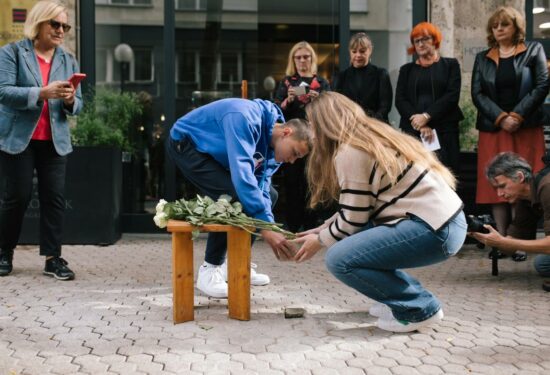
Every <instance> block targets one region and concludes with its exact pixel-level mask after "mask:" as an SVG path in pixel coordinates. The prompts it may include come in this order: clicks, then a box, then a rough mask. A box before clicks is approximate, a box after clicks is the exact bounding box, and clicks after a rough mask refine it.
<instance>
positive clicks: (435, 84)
mask: <svg viewBox="0 0 550 375" xmlns="http://www.w3.org/2000/svg"><path fill="white" fill-rule="evenodd" d="M441 39H442V37H441V32H440V31H439V29H438V28H437V27H436V26H435V25H433V24H431V23H429V22H422V23H419V24H418V25H416V26H415V27H414V28H413V30H412V31H411V34H410V40H411V44H412V45H411V47H410V48H409V49H408V52H409V53H411V54H412V53H415V54H416V55H417V56H418V58H417V60H416V61H414V62H411V63H408V64H405V65H403V66H402V67H401V69H400V70H399V78H398V79H397V88H396V92H395V106H396V107H397V110H398V111H399V114H400V115H401V121H400V123H399V127H400V128H401V129H402V130H403V131H404V132H406V133H409V134H411V135H414V136H416V137H420V138H422V139H424V140H425V141H427V142H432V140H433V137H434V130H436V133H437V138H438V140H439V144H440V145H441V148H440V149H439V150H438V151H436V153H437V156H438V157H439V160H441V162H442V163H443V164H444V165H445V166H447V167H448V168H450V169H451V170H452V171H453V172H454V173H457V172H458V167H459V156H460V144H459V134H458V123H459V122H460V120H462V119H463V118H464V116H463V115H462V111H461V110H460V108H459V107H458V100H459V98H460V82H461V78H460V65H459V64H458V61H457V60H456V59H454V58H447V57H441V55H440V54H439V51H438V50H439V46H440V44H441Z"/></svg>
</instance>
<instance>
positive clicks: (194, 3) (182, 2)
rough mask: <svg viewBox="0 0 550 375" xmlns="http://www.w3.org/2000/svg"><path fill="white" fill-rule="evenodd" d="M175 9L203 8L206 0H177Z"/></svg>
mask: <svg viewBox="0 0 550 375" xmlns="http://www.w3.org/2000/svg"><path fill="white" fill-rule="evenodd" d="M176 9H177V10H205V9H206V0H177V1H176Z"/></svg>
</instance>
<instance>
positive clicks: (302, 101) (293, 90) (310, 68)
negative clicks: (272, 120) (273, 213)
mask: <svg viewBox="0 0 550 375" xmlns="http://www.w3.org/2000/svg"><path fill="white" fill-rule="evenodd" d="M327 90H330V85H329V83H328V81H327V80H326V79H324V78H323V77H320V76H318V75H317V54H316V53H315V50H314V49H313V47H312V46H311V45H310V44H309V43H308V42H306V41H302V42H298V43H296V44H295V45H294V46H293V47H292V48H291V49H290V52H289V53H288V62H287V66H286V76H285V77H284V78H283V80H282V81H281V83H280V84H279V88H278V89H277V93H276V95H275V103H276V104H277V105H278V106H279V107H281V109H282V110H283V114H284V116H285V119H286V120H287V121H288V120H291V119H294V118H301V119H303V118H305V107H306V105H308V104H309V103H311V101H313V100H315V98H317V97H318V96H319V93H321V92H323V91H327ZM282 171H283V178H284V187H285V190H284V191H285V203H286V205H285V216H286V223H287V225H288V228H289V229H290V230H291V231H292V232H297V231H299V230H300V228H303V229H309V228H312V227H314V226H316V225H317V217H316V216H317V215H316V213H314V212H313V211H310V210H308V209H307V208H306V206H307V190H308V187H307V181H306V177H305V161H304V159H298V160H296V162H295V163H294V164H287V165H285V166H284V167H283V168H282Z"/></svg>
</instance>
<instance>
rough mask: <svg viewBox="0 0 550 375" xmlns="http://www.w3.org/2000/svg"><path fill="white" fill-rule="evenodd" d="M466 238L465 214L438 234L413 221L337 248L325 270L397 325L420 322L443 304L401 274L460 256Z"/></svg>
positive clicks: (382, 228)
mask: <svg viewBox="0 0 550 375" xmlns="http://www.w3.org/2000/svg"><path fill="white" fill-rule="evenodd" d="M465 236H466V222H465V220H464V214H462V213H460V214H459V215H457V217H455V218H454V219H453V220H452V221H451V222H449V224H447V225H446V226H445V227H443V228H442V229H440V230H439V231H437V232H434V231H433V230H432V229H431V228H430V227H429V226H428V225H427V224H426V223H425V222H423V221H422V220H420V219H418V218H416V217H413V218H412V219H410V220H403V221H401V222H400V223H398V224H396V225H395V226H385V225H380V226H377V227H374V228H371V229H367V230H365V231H362V232H360V233H357V234H355V235H353V236H351V237H348V238H346V239H344V240H342V241H340V242H338V243H336V244H335V245H333V246H332V247H331V248H330V249H329V251H328V253H327V255H326V265H327V268H328V269H329V271H330V272H331V273H332V274H334V275H335V276H336V277H337V278H338V279H339V280H341V281H342V282H344V283H345V284H347V285H348V286H350V287H352V288H354V289H356V290H357V291H359V292H360V293H362V294H364V295H366V296H368V297H370V298H372V299H374V300H376V301H378V302H381V303H384V304H386V305H388V306H389V307H390V308H391V310H392V312H393V316H394V317H395V318H396V319H399V320H404V321H408V322H421V321H424V320H426V319H428V318H430V317H431V316H432V315H434V314H436V313H437V312H438V311H439V310H440V307H441V306H440V302H439V301H438V300H437V298H436V297H435V296H434V295H433V294H432V293H430V292H429V291H428V290H426V289H425V288H424V287H422V285H421V284H420V283H419V282H418V281H417V280H416V279H414V278H413V277H411V276H410V275H408V274H407V273H405V272H404V271H402V270H401V268H414V267H423V266H426V265H430V264H434V263H438V262H441V261H443V260H445V259H447V258H448V257H449V256H451V255H454V254H455V253H456V252H458V250H459V249H460V247H461V246H462V244H463V242H464V239H465Z"/></svg>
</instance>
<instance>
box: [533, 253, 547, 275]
mask: <svg viewBox="0 0 550 375" xmlns="http://www.w3.org/2000/svg"><path fill="white" fill-rule="evenodd" d="M534 264H535V269H536V270H537V272H538V273H539V274H540V275H541V276H542V277H550V255H546V254H541V255H537V256H536V257H535V262H534Z"/></svg>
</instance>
